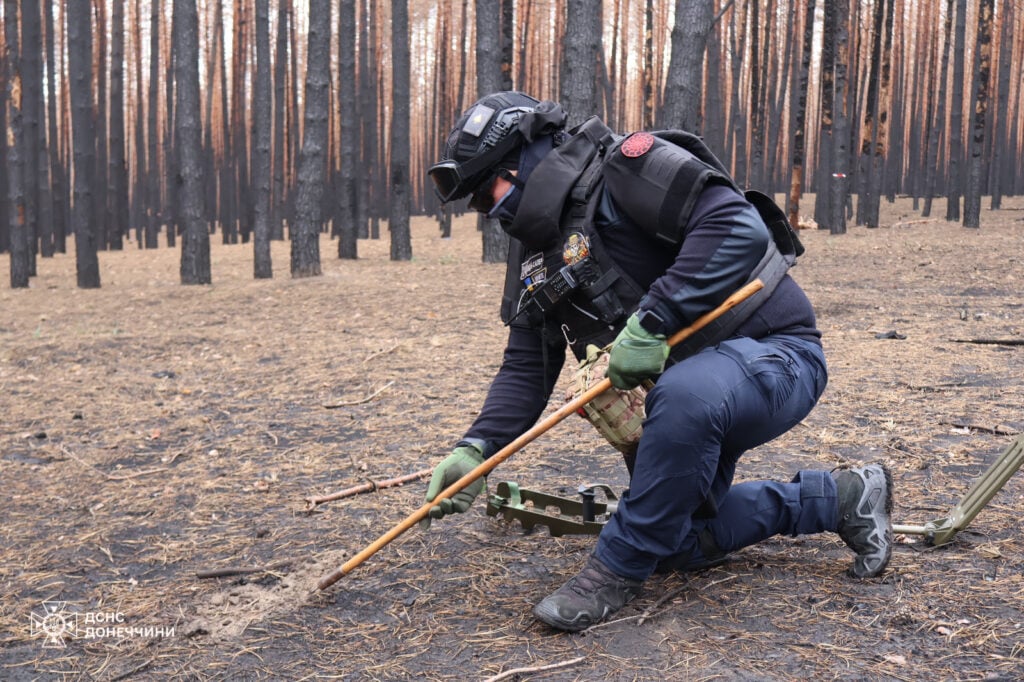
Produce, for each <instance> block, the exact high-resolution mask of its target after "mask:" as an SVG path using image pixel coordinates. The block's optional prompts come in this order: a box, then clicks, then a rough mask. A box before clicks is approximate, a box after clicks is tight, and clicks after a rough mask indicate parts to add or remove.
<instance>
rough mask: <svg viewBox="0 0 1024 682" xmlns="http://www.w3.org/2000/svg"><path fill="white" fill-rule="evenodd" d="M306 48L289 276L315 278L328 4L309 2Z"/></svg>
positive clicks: (325, 106)
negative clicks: (302, 117) (300, 140)
mask: <svg viewBox="0 0 1024 682" xmlns="http://www.w3.org/2000/svg"><path fill="white" fill-rule="evenodd" d="M309 16H310V17H316V20H315V21H311V22H310V25H309V47H308V53H307V58H306V90H305V93H306V96H305V105H306V109H305V126H304V130H303V132H302V151H301V152H300V154H299V173H298V175H299V177H298V186H297V187H296V192H297V194H296V198H295V225H294V227H293V229H292V230H291V240H292V248H291V273H292V277H315V276H317V275H320V274H321V269H320V228H321V225H322V223H323V195H324V182H325V180H326V178H325V164H326V159H327V118H328V106H329V100H330V92H329V89H330V86H331V78H330V59H331V55H330V49H331V2H330V0H309Z"/></svg>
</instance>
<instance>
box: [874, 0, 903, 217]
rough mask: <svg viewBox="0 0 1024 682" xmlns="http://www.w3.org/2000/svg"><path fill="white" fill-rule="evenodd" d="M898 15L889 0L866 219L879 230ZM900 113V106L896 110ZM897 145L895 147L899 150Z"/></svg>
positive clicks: (887, 153) (893, 4)
mask: <svg viewBox="0 0 1024 682" xmlns="http://www.w3.org/2000/svg"><path fill="white" fill-rule="evenodd" d="M894 15H895V1H894V0H888V3H887V6H886V10H885V24H884V26H883V27H882V35H883V41H882V55H881V57H882V65H881V74H880V76H881V83H880V87H881V91H880V92H879V94H878V116H877V124H876V135H875V149H874V156H873V157H872V159H871V165H870V168H871V173H870V175H869V176H868V177H867V179H866V181H867V184H868V185H869V186H870V187H871V190H870V194H871V196H872V203H871V204H870V206H869V212H868V214H867V216H866V218H867V225H868V226H869V227H876V226H878V224H879V213H878V212H879V203H880V201H881V197H882V177H883V176H884V175H885V165H886V157H887V156H888V155H889V131H890V130H891V129H893V122H892V121H891V120H890V118H889V112H890V105H891V103H890V99H891V97H890V92H891V91H892V61H893V54H892V53H893V49H892V38H893V18H894ZM892 108H893V109H896V110H897V112H898V111H899V108H898V107H892ZM896 146H897V145H893V147H896Z"/></svg>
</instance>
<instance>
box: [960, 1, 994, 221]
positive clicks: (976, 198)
mask: <svg viewBox="0 0 1024 682" xmlns="http://www.w3.org/2000/svg"><path fill="white" fill-rule="evenodd" d="M994 9H995V8H994V7H993V0H981V4H980V6H979V7H978V40H977V42H976V43H975V48H974V49H975V54H976V55H977V61H978V71H977V83H976V85H975V88H974V123H973V126H972V132H971V161H970V164H969V166H968V168H967V185H966V191H965V192H964V227H981V185H982V167H981V166H982V156H983V155H984V154H985V118H986V116H987V114H988V91H989V77H990V75H991V72H992V14H993V11H994Z"/></svg>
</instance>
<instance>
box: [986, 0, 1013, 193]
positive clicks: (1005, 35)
mask: <svg viewBox="0 0 1024 682" xmlns="http://www.w3.org/2000/svg"><path fill="white" fill-rule="evenodd" d="M1000 9H1001V10H1002V16H1001V17H1000V26H1001V30H1000V35H999V74H998V76H997V78H996V88H997V90H998V92H999V95H998V99H997V103H996V128H995V131H994V135H993V137H994V140H995V144H994V145H993V153H992V178H991V186H992V203H991V208H992V209H993V210H997V209H1000V208H1002V202H1003V189H1004V188H1010V189H1011V190H1012V185H1010V184H1009V183H1007V182H1006V179H1007V178H1006V174H1005V173H1004V169H1003V159H1004V158H1006V157H1009V158H1013V156H1014V155H1013V153H1012V152H1013V149H1012V148H1008V149H1004V148H1005V147H1008V146H1009V145H1008V144H1007V139H1006V138H1007V131H1008V130H1009V124H1008V121H1007V119H1008V117H1009V114H1010V65H1011V64H1012V59H1013V20H1014V16H1013V12H1014V10H1013V3H1012V2H1003V3H1002V4H1001V5H1000ZM1004 152H1009V153H1006V154H1005V155H1004Z"/></svg>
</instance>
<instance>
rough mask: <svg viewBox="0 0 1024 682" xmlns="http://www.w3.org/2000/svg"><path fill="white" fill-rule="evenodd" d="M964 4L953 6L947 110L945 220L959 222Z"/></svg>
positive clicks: (965, 5)
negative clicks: (954, 29)
mask: <svg viewBox="0 0 1024 682" xmlns="http://www.w3.org/2000/svg"><path fill="white" fill-rule="evenodd" d="M966 36H967V0H957V3H956V40H955V44H954V46H953V55H954V57H953V98H952V100H951V101H950V104H949V106H950V107H951V108H950V112H949V180H948V183H949V184H948V186H947V187H946V220H960V197H961V192H962V190H963V186H962V183H963V156H964V151H963V149H964V142H963V139H964V138H963V120H964V52H965V48H966V45H967V39H966Z"/></svg>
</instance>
